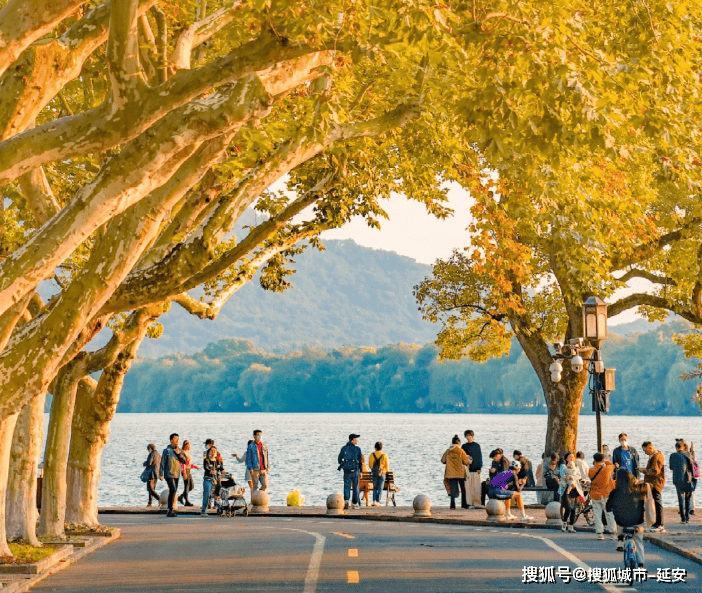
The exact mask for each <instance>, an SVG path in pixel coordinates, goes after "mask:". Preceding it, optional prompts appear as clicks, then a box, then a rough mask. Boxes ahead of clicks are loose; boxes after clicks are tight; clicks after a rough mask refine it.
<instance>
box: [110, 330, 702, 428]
mask: <svg viewBox="0 0 702 593" xmlns="http://www.w3.org/2000/svg"><path fill="white" fill-rule="evenodd" d="M684 329H686V326H685V325H683V324H681V323H679V322H678V323H669V324H666V325H663V326H661V327H659V328H658V329H654V330H652V331H649V332H647V333H643V334H633V335H629V336H627V337H620V336H612V337H611V338H610V339H609V340H607V342H605V344H604V347H603V351H604V352H603V355H604V359H605V361H606V363H607V365H608V366H609V367H615V368H616V369H617V389H616V391H615V392H614V393H613V394H612V398H611V401H612V407H611V412H612V413H613V414H631V415H641V414H653V415H665V414H671V415H688V414H691V415H695V416H697V415H699V413H700V409H699V406H698V405H697V404H696V403H694V402H693V401H692V395H693V394H694V391H695V389H694V385H693V384H692V383H683V382H682V381H681V380H680V378H679V377H680V375H681V374H682V373H683V372H685V371H687V370H691V369H692V368H693V367H694V363H693V362H692V361H689V360H686V359H685V357H684V356H683V353H682V350H681V349H680V348H679V347H678V346H677V345H676V344H674V343H673V342H672V341H671V339H670V338H671V336H672V334H673V332H675V331H681V330H684ZM589 407H590V404H589V402H588V401H587V398H586V401H585V405H584V408H583V412H586V413H589ZM119 411H120V412H215V411H221V412H239V411H266V412H330V411H334V412H363V411H371V412H460V411H463V412H474V413H477V412H508V413H519V412H530V413H534V412H544V413H545V411H546V410H545V407H544V405H543V395H542V394H541V390H540V388H539V385H538V381H537V379H536V375H535V374H534V371H533V370H532V368H531V367H530V365H529V363H528V361H527V360H526V357H525V356H524V354H523V353H522V352H521V349H520V348H519V347H518V345H516V344H514V347H513V348H512V352H511V353H510V355H509V356H507V357H505V358H501V359H498V360H491V361H488V362H486V363H484V364H478V363H473V362H471V361H469V360H465V359H464V360H461V361H458V362H450V361H447V362H443V363H442V362H439V361H438V359H437V350H436V347H435V346H434V345H433V344H427V345H424V346H417V345H408V344H393V345H389V346H383V347H381V348H368V347H362V348H357V347H348V348H343V349H334V350H322V349H312V348H304V349H301V350H300V351H294V352H287V353H277V354H275V353H271V352H267V351H265V350H261V349H257V348H256V347H255V346H254V345H253V344H252V343H251V342H249V341H245V340H221V341H219V342H217V343H213V344H210V345H208V346H207V347H206V348H205V349H204V350H203V351H202V352H198V353H196V354H191V355H182V354H178V355H172V356H167V357H165V358H161V359H158V360H144V359H142V360H137V361H136V362H135V364H134V366H133V367H132V369H131V371H130V372H129V373H128V374H127V377H126V380H125V384H124V390H123V394H122V399H121V401H120V405H119Z"/></svg>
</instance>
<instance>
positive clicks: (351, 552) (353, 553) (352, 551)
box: [349, 548, 358, 558]
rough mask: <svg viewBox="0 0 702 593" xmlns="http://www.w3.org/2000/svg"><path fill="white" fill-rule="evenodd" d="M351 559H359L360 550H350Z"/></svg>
mask: <svg viewBox="0 0 702 593" xmlns="http://www.w3.org/2000/svg"><path fill="white" fill-rule="evenodd" d="M349 558H358V548H349Z"/></svg>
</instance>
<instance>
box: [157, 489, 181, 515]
mask: <svg viewBox="0 0 702 593" xmlns="http://www.w3.org/2000/svg"><path fill="white" fill-rule="evenodd" d="M158 508H159V509H160V510H162V511H166V510H168V490H167V489H166V490H162V491H161V494H160V495H159V498H158ZM173 510H174V511H177V510H178V497H177V496H176V499H175V500H174V501H173Z"/></svg>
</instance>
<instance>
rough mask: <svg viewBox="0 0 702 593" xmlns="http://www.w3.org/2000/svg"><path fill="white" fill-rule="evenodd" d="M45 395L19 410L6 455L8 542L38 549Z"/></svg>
mask: <svg viewBox="0 0 702 593" xmlns="http://www.w3.org/2000/svg"><path fill="white" fill-rule="evenodd" d="M45 400H46V394H45V393H42V394H40V395H37V396H36V397H33V398H32V399H31V400H30V401H29V403H28V404H27V405H26V406H24V408H22V411H21V412H20V414H19V417H18V419H17V425H16V426H15V432H14V437H13V439H12V449H11V451H10V472H9V475H8V479H7V495H6V498H5V530H6V536H7V539H8V540H9V541H14V540H17V539H22V540H24V541H26V542H29V543H30V544H31V545H33V546H40V545H41V543H40V542H39V540H38V539H37V532H36V529H37V514H38V513H37V463H38V461H39V454H40V452H41V441H42V433H43V430H44V402H45Z"/></svg>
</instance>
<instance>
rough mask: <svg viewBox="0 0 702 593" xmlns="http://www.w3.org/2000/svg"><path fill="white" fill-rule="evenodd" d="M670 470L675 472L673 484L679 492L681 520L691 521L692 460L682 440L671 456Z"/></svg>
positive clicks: (677, 442) (678, 442) (684, 521)
mask: <svg viewBox="0 0 702 593" xmlns="http://www.w3.org/2000/svg"><path fill="white" fill-rule="evenodd" d="M670 471H671V472H673V484H674V485H675V491H676V492H677V494H678V507H679V509H680V520H681V521H682V522H683V523H689V522H690V496H691V495H692V480H693V473H692V460H691V459H690V457H688V454H686V453H685V452H684V451H683V444H682V443H681V442H680V441H676V443H675V453H673V454H672V455H671V456H670Z"/></svg>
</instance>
